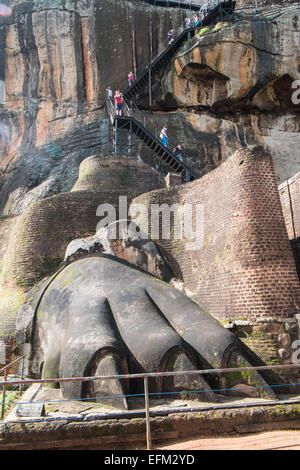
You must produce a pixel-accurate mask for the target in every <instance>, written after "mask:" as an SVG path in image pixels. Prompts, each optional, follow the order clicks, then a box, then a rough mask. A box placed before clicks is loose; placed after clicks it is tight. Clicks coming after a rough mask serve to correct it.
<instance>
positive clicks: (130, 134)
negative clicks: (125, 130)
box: [129, 120, 132, 155]
mask: <svg viewBox="0 0 300 470" xmlns="http://www.w3.org/2000/svg"><path fill="white" fill-rule="evenodd" d="M131 154H132V121H131V120H130V128H129V155H131Z"/></svg>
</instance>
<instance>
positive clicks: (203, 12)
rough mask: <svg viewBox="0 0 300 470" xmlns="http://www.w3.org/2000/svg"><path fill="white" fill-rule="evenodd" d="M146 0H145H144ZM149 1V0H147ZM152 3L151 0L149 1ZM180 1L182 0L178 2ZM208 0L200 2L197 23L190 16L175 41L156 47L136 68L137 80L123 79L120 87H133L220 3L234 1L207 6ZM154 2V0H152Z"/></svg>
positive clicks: (215, 2) (221, 0) (220, 0)
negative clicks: (188, 24) (131, 81)
mask: <svg viewBox="0 0 300 470" xmlns="http://www.w3.org/2000/svg"><path fill="white" fill-rule="evenodd" d="M142 1H144V0H142ZM145 1H147V0H145ZM148 3H150V1H149V2H148ZM165 3H168V2H165ZM178 3H180V2H178ZM206 3H207V2H202V7H201V4H200V2H199V6H198V8H197V12H198V14H199V19H198V22H197V23H195V22H194V20H193V18H190V19H191V25H190V26H187V25H185V24H184V25H182V27H181V28H179V29H178V31H177V33H176V34H177V36H176V37H175V38H174V40H173V42H171V43H168V45H167V47H166V46H162V47H160V48H159V49H156V50H155V51H154V52H152V53H151V54H150V55H149V56H148V57H147V58H146V59H145V60H144V61H143V63H142V64H140V65H139V66H138V68H137V69H136V71H135V80H134V82H133V83H132V84H129V83H128V80H125V79H124V80H122V82H121V85H120V88H121V89H123V90H124V93H126V92H127V91H128V90H129V89H130V88H131V87H133V86H134V85H135V84H136V82H137V81H138V80H139V79H140V78H141V77H142V76H143V75H144V74H145V72H146V71H147V69H148V68H149V67H150V68H151V65H152V64H153V62H155V61H156V60H158V59H159V58H160V56H163V55H165V54H167V53H168V50H171V49H173V48H174V46H175V45H176V43H178V42H180V41H181V40H182V38H183V39H184V38H185V37H186V36H188V34H189V33H191V31H193V30H194V29H195V27H199V28H201V27H202V26H203V24H204V23H206V21H207V20H208V19H209V17H210V14H211V13H213V12H215V11H216V9H218V8H219V7H220V5H222V4H224V5H225V4H226V3H233V2H232V0H215V1H214V2H213V3H212V4H211V5H210V7H209V8H205V7H204V5H206ZM152 4H153V2H152Z"/></svg>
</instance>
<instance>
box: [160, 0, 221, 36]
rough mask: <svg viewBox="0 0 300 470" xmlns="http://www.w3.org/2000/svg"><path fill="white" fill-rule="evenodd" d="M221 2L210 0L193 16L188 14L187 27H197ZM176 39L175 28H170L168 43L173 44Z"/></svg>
mask: <svg viewBox="0 0 300 470" xmlns="http://www.w3.org/2000/svg"><path fill="white" fill-rule="evenodd" d="M218 3H219V0H208V1H207V2H205V3H204V4H203V5H202V6H200V7H199V11H198V13H195V14H194V15H193V16H187V17H186V18H185V20H184V22H185V28H187V29H189V28H195V27H196V26H199V25H200V24H201V21H202V20H203V19H204V18H205V17H206V15H207V14H208V13H209V12H210V11H212V10H213V9H214V8H215V7H216V6H217V5H218ZM174 39H175V31H174V29H170V31H169V32H168V45H170V44H172V42H173V41H174Z"/></svg>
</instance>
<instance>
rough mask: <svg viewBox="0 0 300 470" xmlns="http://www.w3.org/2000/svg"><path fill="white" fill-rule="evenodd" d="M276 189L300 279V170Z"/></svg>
mask: <svg viewBox="0 0 300 470" xmlns="http://www.w3.org/2000/svg"><path fill="white" fill-rule="evenodd" d="M278 189H279V195H280V201H281V205H282V209H283V215H284V219H285V223H286V228H287V232H288V237H289V239H290V240H291V245H292V250H293V253H294V257H295V262H296V266H297V271H298V275H299V279H300V172H299V173H297V174H296V175H295V176H294V177H293V178H290V179H289V180H287V181H285V182H284V183H282V184H281V185H280V186H279V188H278Z"/></svg>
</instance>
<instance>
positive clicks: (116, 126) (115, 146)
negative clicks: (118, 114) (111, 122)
mask: <svg viewBox="0 0 300 470" xmlns="http://www.w3.org/2000/svg"><path fill="white" fill-rule="evenodd" d="M114 134H115V138H114V153H117V152H118V119H116V120H115V129H114Z"/></svg>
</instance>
